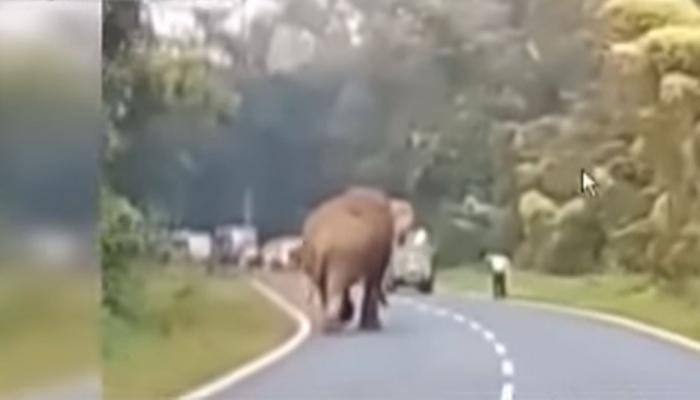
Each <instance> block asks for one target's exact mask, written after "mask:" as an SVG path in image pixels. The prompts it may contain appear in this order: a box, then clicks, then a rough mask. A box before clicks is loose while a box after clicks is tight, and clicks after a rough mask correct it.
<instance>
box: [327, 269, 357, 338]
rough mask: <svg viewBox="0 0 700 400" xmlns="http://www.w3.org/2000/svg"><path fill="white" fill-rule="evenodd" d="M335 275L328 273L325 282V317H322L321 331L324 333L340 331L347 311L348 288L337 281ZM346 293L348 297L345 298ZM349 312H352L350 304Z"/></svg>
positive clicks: (340, 281)
mask: <svg viewBox="0 0 700 400" xmlns="http://www.w3.org/2000/svg"><path fill="white" fill-rule="evenodd" d="M328 272H330V271H328ZM339 278H340V277H339V276H336V274H333V273H330V274H329V275H328V276H327V280H326V299H327V302H326V305H325V316H324V319H325V321H324V326H323V329H324V331H326V332H336V331H338V330H340V329H342V327H343V325H344V322H345V321H344V320H343V314H345V313H347V312H348V310H346V309H345V308H346V307H347V305H346V301H349V300H350V296H349V288H348V287H347V285H344V282H343V281H342V280H341V279H339ZM346 291H347V294H348V296H346ZM350 311H352V304H350Z"/></svg>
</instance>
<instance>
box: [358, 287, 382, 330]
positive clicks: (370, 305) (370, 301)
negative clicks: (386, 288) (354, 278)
mask: <svg viewBox="0 0 700 400" xmlns="http://www.w3.org/2000/svg"><path fill="white" fill-rule="evenodd" d="M380 290H381V287H380V283H378V282H375V281H374V280H373V279H365V293H364V296H363V299H362V314H361V316H360V329H363V330H378V329H381V324H380V322H379V300H380V296H381V293H380Z"/></svg>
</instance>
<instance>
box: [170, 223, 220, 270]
mask: <svg viewBox="0 0 700 400" xmlns="http://www.w3.org/2000/svg"><path fill="white" fill-rule="evenodd" d="M171 243H172V246H173V248H174V250H175V252H176V253H180V255H182V256H184V258H186V259H188V260H190V261H197V262H203V261H208V260H209V259H210V257H211V255H212V250H213V241H212V238H211V235H209V233H207V232H197V231H190V230H179V231H175V232H173V234H172V235H171Z"/></svg>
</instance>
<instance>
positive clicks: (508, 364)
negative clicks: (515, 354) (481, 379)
mask: <svg viewBox="0 0 700 400" xmlns="http://www.w3.org/2000/svg"><path fill="white" fill-rule="evenodd" d="M501 373H502V374H503V376H507V377H511V376H513V374H514V373H515V367H513V362H512V361H511V360H508V359H506V360H503V361H501Z"/></svg>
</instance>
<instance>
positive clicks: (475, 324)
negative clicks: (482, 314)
mask: <svg viewBox="0 0 700 400" xmlns="http://www.w3.org/2000/svg"><path fill="white" fill-rule="evenodd" d="M469 327H470V328H472V330H473V331H474V332H479V331H480V330H481V324H480V323H478V322H476V321H472V322H470V323H469Z"/></svg>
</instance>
